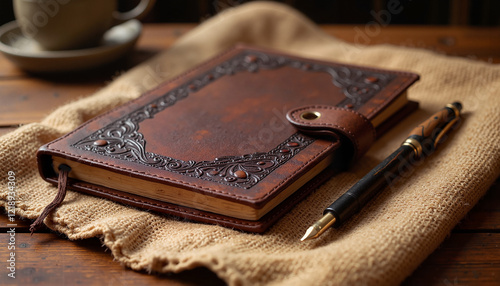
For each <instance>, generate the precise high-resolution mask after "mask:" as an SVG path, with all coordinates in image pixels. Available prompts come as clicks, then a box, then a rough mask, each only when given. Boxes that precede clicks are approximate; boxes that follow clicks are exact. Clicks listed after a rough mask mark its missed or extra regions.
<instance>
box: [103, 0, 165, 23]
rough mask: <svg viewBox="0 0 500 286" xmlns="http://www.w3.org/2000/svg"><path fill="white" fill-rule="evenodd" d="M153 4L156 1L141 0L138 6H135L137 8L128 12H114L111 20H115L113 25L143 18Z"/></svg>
mask: <svg viewBox="0 0 500 286" xmlns="http://www.w3.org/2000/svg"><path fill="white" fill-rule="evenodd" d="M155 2H156V0H141V2H139V4H137V6H136V7H135V8H134V9H132V10H130V11H127V12H123V13H121V12H118V11H115V12H114V13H113V18H114V20H115V23H114V24H115V25H117V24H121V23H123V22H126V21H128V20H131V19H137V18H141V17H143V16H144V15H146V14H147V13H148V12H149V11H150V10H151V8H153V6H154V4H155Z"/></svg>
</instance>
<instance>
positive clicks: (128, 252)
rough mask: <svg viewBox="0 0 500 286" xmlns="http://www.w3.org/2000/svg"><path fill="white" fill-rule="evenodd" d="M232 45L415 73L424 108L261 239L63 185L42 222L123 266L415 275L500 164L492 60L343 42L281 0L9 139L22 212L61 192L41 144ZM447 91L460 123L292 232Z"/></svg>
mask: <svg viewBox="0 0 500 286" xmlns="http://www.w3.org/2000/svg"><path fill="white" fill-rule="evenodd" d="M360 28H361V29H363V26H360ZM236 42H245V43H249V44H256V45H260V46H264V47H271V48H274V49H278V50H283V51H285V52H289V53H294V54H298V55H302V56H307V57H311V58H319V59H327V60H335V61H339V62H346V63H351V64H361V65H368V66H374V67H380V68H386V69H398V70H407V71H412V72H416V73H418V74H420V75H421V80H420V81H419V82H418V83H417V84H416V85H415V86H413V87H412V88H411V89H410V93H409V96H410V98H411V99H413V100H416V101H419V102H420V109H419V110H418V111H417V112H415V113H413V114H412V115H411V116H409V117H408V118H407V119H405V120H403V121H402V122H401V123H400V124H399V125H397V126H396V127H395V128H394V129H392V130H391V131H390V132H388V133H387V134H386V135H384V136H383V137H382V138H381V139H380V140H378V141H377V142H376V143H375V144H374V145H373V147H372V148H371V149H370V151H369V152H368V153H367V154H366V155H365V156H364V157H363V158H361V160H359V162H357V163H356V164H355V165H354V166H353V167H352V168H350V169H349V171H347V172H344V173H341V174H338V175H337V176H335V177H334V178H332V179H331V180H330V181H329V182H327V183H326V184H325V185H323V186H322V187H320V188H319V189H318V190H317V191H315V192H314V193H313V194H312V195H310V196H309V197H308V198H307V199H306V200H305V201H303V202H302V203H300V204H299V205H297V207H296V208H295V209H294V210H293V211H292V212H291V213H289V214H288V215H287V216H285V217H284V218H283V219H281V220H280V221H279V222H278V223H277V224H276V225H275V226H274V227H272V228H271V229H270V230H269V231H268V232H267V233H265V234H263V235H256V234H249V233H242V232H239V231H235V230H231V229H227V228H223V227H219V226H213V225H205V224H198V223H189V222H185V221H180V220H175V219H172V218H166V217H163V216H160V215H155V214H152V213H148V212H143V211H139V210H136V209H133V208H128V207H125V206H122V205H119V204H116V203H113V202H110V201H107V200H104V199H98V198H94V197H91V196H87V195H83V194H79V193H76V192H71V191H70V192H69V193H68V195H67V197H66V199H65V201H64V202H63V204H62V205H61V206H60V207H59V208H58V209H57V211H56V212H55V213H53V214H52V215H51V216H49V217H48V218H47V219H46V220H45V223H46V224H47V225H48V226H49V227H50V228H52V229H54V230H57V231H59V232H62V233H64V234H66V235H67V236H68V237H69V238H70V239H85V238H89V237H102V238H103V241H104V243H105V245H106V246H107V247H108V248H109V249H111V251H112V253H113V256H114V257H115V258H116V260H117V261H118V262H120V263H123V264H124V265H126V266H128V267H130V268H132V269H136V270H147V271H151V272H180V271H183V270H186V269H190V268H194V267H198V266H205V267H207V268H209V269H211V270H212V271H213V272H215V273H216V274H217V275H218V276H219V277H220V278H222V279H224V280H225V281H227V282H228V283H229V284H231V285H260V284H268V285H330V284H332V285H334V284H335V285H337V284H344V285H363V284H365V285H390V284H397V283H399V282H401V281H402V280H403V279H404V278H405V277H407V276H408V275H410V274H411V272H412V271H413V270H414V269H415V268H416V267H417V266H418V265H419V263H421V262H422V261H423V260H424V259H425V258H426V257H427V256H428V255H429V254H430V253H431V252H432V251H433V250H434V249H435V248H436V247H437V246H438V245H439V244H440V243H441V242H442V241H443V240H444V238H445V237H446V235H447V234H448V233H449V232H450V230H451V229H452V228H453V226H455V225H456V224H457V223H458V222H459V220H460V219H461V218H462V217H463V216H464V215H465V214H466V213H467V212H468V211H469V210H470V209H471V208H472V207H473V206H474V204H475V203H476V202H477V201H478V200H479V199H480V197H481V196H482V195H483V194H484V193H485V191H486V190H487V189H488V187H489V186H490V184H492V182H493V181H494V180H495V178H497V176H498V175H499V174H500V150H499V147H498V146H499V145H498V142H500V132H499V131H500V130H499V126H500V113H499V112H498V110H500V99H499V97H498V95H497V94H498V92H499V91H500V81H499V80H498V79H499V78H500V67H499V66H496V65H491V64H487V63H483V62H476V61H472V60H467V59H462V58H452V57H446V56H442V55H438V54H434V53H431V52H428V51H423V50H418V49H409V48H400V47H394V46H389V45H381V46H372V47H364V46H359V45H352V44H347V43H344V42H342V41H339V40H337V39H335V38H332V37H330V36H327V35H326V34H324V33H323V32H322V31H321V30H320V29H319V28H318V27H316V26H315V25H314V24H313V23H311V22H310V21H309V20H307V19H305V18H304V17H303V16H302V15H300V14H299V13H297V12H295V11H293V10H291V9H290V8H287V7H286V6H283V5H281V4H273V3H252V4H246V5H242V6H240V7H236V8H233V9H230V10H227V11H225V12H223V13H221V14H219V15H218V16H216V17H214V18H212V19H209V20H208V21H206V22H204V23H203V24H201V25H200V26H199V27H198V28H196V29H195V30H193V31H192V32H190V33H189V34H187V35H185V36H184V37H183V38H182V39H180V40H179V41H178V42H177V43H176V44H175V45H174V46H172V47H171V48H170V49H168V50H166V51H165V52H163V53H161V54H159V55H158V56H156V57H155V58H153V59H151V60H149V61H148V62H147V63H145V64H142V65H140V66H138V67H136V68H134V69H132V70H131V71H129V72H127V73H125V74H124V75H122V76H121V77H119V78H118V79H116V80H115V81H114V82H113V83H111V84H110V85H109V86H108V87H106V88H104V89H103V90H101V91H99V92H97V93H96V94H94V95H91V96H88V97H86V98H83V99H81V100H79V101H77V102H73V103H71V104H68V105H66V106H63V107H61V108H59V109H57V110H56V111H54V112H53V113H52V114H51V115H49V116H48V117H47V118H46V119H44V120H43V121H42V122H40V123H33V124H28V125H25V126H23V127H21V128H19V129H18V130H16V131H15V132H13V133H10V134H7V135H5V136H3V137H2V138H1V141H0V150H1V153H0V167H1V173H2V174H6V173H7V172H8V171H9V170H12V171H15V172H16V173H17V175H18V178H17V182H18V183H19V184H18V188H17V192H18V197H17V210H16V211H17V213H18V214H19V215H21V216H23V217H26V218H32V219H33V218H36V217H37V216H38V215H39V214H40V213H41V211H42V209H43V208H44V207H45V206H46V205H47V204H48V203H49V202H50V201H51V200H52V199H53V198H54V196H55V194H56V188H55V187H53V186H51V185H50V184H48V183H45V182H44V181H42V180H41V179H40V178H39V175H38V172H37V166H36V161H35V152H36V150H37V149H38V147H40V146H41V145H43V144H44V143H47V142H48V141H50V140H53V139H55V138H57V137H59V136H61V135H63V134H65V133H67V132H69V131H71V130H72V129H74V128H76V127H77V126H78V125H80V124H82V123H83V122H85V121H86V120H88V119H90V118H92V117H94V116H96V115H98V114H100V113H103V112H104V111H107V110H109V109H110V108H112V107H115V106H117V105H118V104H121V103H124V102H126V101H128V100H130V99H132V98H135V97H137V96H139V95H140V94H141V93H142V92H143V91H145V90H147V89H149V88H152V87H154V86H155V85H156V84H157V83H158V82H159V81H160V79H161V80H164V79H169V78H172V77H175V76H176V75H178V74H180V73H182V72H183V71H185V70H186V69H188V68H191V67H193V66H194V65H196V64H198V63H200V62H202V61H204V60H207V59H209V58H210V57H212V56H214V55H215V54H217V53H219V52H221V51H223V50H225V49H227V48H229V47H230V46H232V45H233V44H235V43H236ZM455 100H460V101H462V103H463V105H464V116H463V117H464V120H463V124H462V126H461V127H460V128H459V129H458V130H456V131H454V132H453V134H452V135H451V136H450V137H449V138H448V140H447V141H446V142H445V144H444V145H445V146H444V147H443V148H441V149H440V150H439V151H438V152H437V153H435V154H434V155H433V156H432V157H431V158H429V159H428V160H427V161H426V162H425V164H423V165H419V166H416V167H415V168H414V169H415V170H414V172H413V174H412V176H410V177H408V178H405V179H404V180H401V181H399V182H398V183H397V184H395V185H394V186H392V187H390V188H388V189H386V190H385V191H384V192H383V193H382V194H380V195H379V196H377V197H376V199H375V200H374V201H372V202H371V203H370V205H369V206H368V207H366V208H365V209H364V210H363V211H362V212H361V213H359V215H357V216H355V217H354V218H353V219H352V220H350V221H349V222H348V223H347V224H345V225H344V226H343V227H341V228H340V229H338V230H330V231H328V232H327V233H326V234H324V235H323V236H322V237H321V238H319V239H317V240H314V241H308V242H303V243H301V242H300V241H299V240H300V238H301V236H302V235H303V233H304V231H305V230H306V229H307V227H308V226H309V225H310V224H311V223H312V222H314V221H315V220H316V219H317V218H318V216H319V215H320V212H321V211H322V209H323V208H324V207H325V206H327V205H328V204H329V203H330V202H332V201H333V200H334V199H335V198H337V197H338V196H339V195H341V194H342V193H343V192H345V191H346V190H347V189H348V188H349V187H350V186H351V185H352V184H354V183H355V182H356V181H357V180H359V179H360V178H361V177H362V176H363V175H364V174H365V173H367V172H368V171H369V170H370V169H371V168H373V167H374V166H375V165H376V164H377V163H378V162H380V161H381V160H383V158H384V157H386V156H387V155H388V154H390V153H391V151H392V150H394V149H396V148H397V146H398V145H399V144H400V143H401V141H402V140H403V139H404V138H405V136H406V135H407V133H408V132H409V130H410V129H411V127H413V126H415V125H417V124H418V123H420V122H421V121H423V120H424V119H426V118H427V117H428V116H430V114H432V113H434V112H435V111H437V110H439V109H441V108H442V107H443V106H444V105H445V104H446V103H449V102H452V101H455ZM5 177H6V176H2V181H1V185H2V186H6V185H7V182H6V178H5ZM5 189H6V188H2V197H1V199H2V203H3V204H5V203H6V194H5Z"/></svg>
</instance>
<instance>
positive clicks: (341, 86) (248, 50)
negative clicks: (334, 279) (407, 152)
mask: <svg viewBox="0 0 500 286" xmlns="http://www.w3.org/2000/svg"><path fill="white" fill-rule="evenodd" d="M417 79H418V76H417V75H415V74H412V73H406V72H397V71H385V70H379V69H372V68H366V67H357V66H347V65H343V64H337V63H331V62H324V61H317V60H310V59H304V58H300V57H296V56H291V55H285V54H282V53H279V52H275V51H269V50H265V49H260V48H255V47H245V46H238V47H235V48H233V49H231V50H229V51H227V52H225V53H223V54H221V55H219V56H217V57H215V58H213V59H212V60H210V61H208V62H206V63H204V64H202V65H200V66H198V67H197V68H195V69H193V70H191V71H188V72H187V73H185V74H183V75H181V76H179V77H177V78H175V79H173V80H170V81H167V82H165V83H163V84H161V85H160V86H158V87H157V88H155V89H153V90H151V91H149V92H147V93H146V94H144V95H143V96H141V97H139V98H137V99H135V100H132V101H130V102H129V103H127V104H125V105H123V106H120V107H118V108H116V109H114V110H111V111H109V112H107V113H106V114H103V115H101V116H99V117H96V118H94V119H92V120H90V121H88V122H86V123H85V124H83V125H82V126H80V127H79V128H77V129H76V130H74V131H72V132H71V133H69V134H67V135H65V136H63V137H61V138H59V139H57V140H55V141H53V142H51V143H48V144H46V145H44V146H42V147H41V148H40V150H39V152H38V154H37V156H38V163H39V170H40V174H41V176H42V177H43V178H44V179H45V180H47V181H49V182H51V183H57V174H56V173H55V172H54V170H53V167H52V157H53V156H57V157H62V158H66V159H69V160H73V161H76V162H78V163H81V164H87V165H91V166H93V167H94V168H102V169H106V170H111V171H112V172H116V173H120V174H126V175H127V176H131V177H134V178H141V179H146V180H149V181H154V182H159V183H162V184H165V185H171V186H175V187H180V188H183V189H186V190H189V191H192V192H195V193H201V194H203V195H204V196H212V197H216V198H220V199H224V200H227V201H231V202H237V203H239V204H242V205H247V206H251V207H252V208H255V209H260V208H262V207H263V206H265V205H266V204H267V203H269V202H270V201H271V200H272V199H273V198H275V197H276V196H277V195H279V194H280V192H281V191H282V190H284V189H285V188H286V187H288V186H290V185H291V184H292V183H293V182H295V181H296V180H297V179H298V178H300V177H301V176H302V175H304V174H305V173H307V172H308V171H309V170H311V168H313V167H314V166H315V165H316V164H318V162H320V161H322V160H323V159H324V158H326V157H328V156H330V155H332V154H333V156H334V158H337V157H338V156H341V155H343V154H345V152H338V150H339V148H341V147H342V145H344V146H347V145H350V146H354V147H353V150H351V151H353V152H354V153H353V154H355V156H361V155H362V154H363V153H364V152H365V151H366V150H367V148H369V146H370V144H371V142H372V141H373V140H374V138H375V134H374V131H373V130H374V129H373V127H371V124H369V121H371V120H372V119H373V118H374V117H375V116H377V115H378V114H379V113H380V112H382V111H383V110H384V109H385V108H386V107H388V106H389V105H390V104H391V103H392V102H393V101H394V100H395V99H396V98H397V97H398V96H399V95H400V94H401V93H402V92H403V91H405V90H406V89H407V88H408V87H409V86H410V85H411V84H412V83H413V82H415V81H416V80H417ZM306 105H308V106H322V107H323V108H325V109H328V110H330V111H332V110H336V112H333V113H332V114H331V115H329V117H326V116H325V117H324V118H323V119H327V118H330V122H329V123H328V124H329V128H327V129H328V132H329V134H330V135H333V137H329V138H321V137H315V136H310V135H306V134H305V132H297V129H296V127H299V128H300V129H304V128H307V127H308V126H307V124H306V123H303V122H302V123H298V124H296V125H295V126H294V125H293V124H290V123H289V122H288V121H287V118H286V114H287V113H288V112H289V111H290V110H294V109H297V108H300V107H301V106H306ZM325 106H326V107H325ZM407 106H408V105H407ZM413 107H414V106H413ZM405 112H406V111H405ZM347 114H349V115H352V116H354V118H357V119H355V120H351V119H350V118H351V117H350V116H346V115H347ZM399 116H401V113H400V115H399ZM289 117H290V115H289ZM292 117H293V116H292ZM331 120H334V121H336V122H333V123H332V122H331ZM300 124H302V126H300ZM387 124H389V123H388V122H386V123H385V126H387ZM332 126H335V128H330V127H332ZM313 129H314V128H313ZM338 130H342V131H343V132H340V133H338V134H337V131H338ZM332 138H333V140H332ZM345 139H346V140H348V142H345V143H341V142H342V141H344V140H345ZM350 142H352V144H351V143H350ZM337 152H338V153H339V154H337ZM351 157H352V155H351ZM345 165H346V164H345V160H343V159H342V160H340V159H339V160H335V162H334V164H332V166H331V167H330V168H327V169H326V170H325V171H323V172H322V173H321V174H320V175H318V176H317V177H316V178H315V179H313V180H311V181H310V182H309V183H307V184H306V185H305V186H303V187H302V188H300V189H299V190H298V191H296V192H295V193H294V194H293V195H291V196H290V197H288V198H287V199H285V200H284V201H283V202H282V203H281V204H279V205H278V206H277V207H275V208H274V209H273V210H272V211H270V212H269V213H267V214H266V215H265V216H263V217H262V218H260V219H259V220H256V221H250V220H243V219H236V218H231V217H227V216H223V215H220V214H216V213H211V212H207V211H203V210H195V209H192V208H189V207H185V206H179V205H174V204H171V203H169V202H160V201H157V200H153V199H150V198H146V197H142V196H138V195H132V194H128V193H125V192H122V191H120V190H115V189H111V188H109V187H108V188H106V187H103V186H97V185H92V184H89V183H86V182H80V181H77V180H74V179H70V180H69V183H68V186H69V188H71V189H74V190H77V191H82V192H85V193H89V194H93V195H97V196H101V197H105V198H108V199H111V200H114V201H118V202H121V203H124V204H127V205H132V206H136V207H139V208H144V209H150V210H154V211H158V212H162V213H167V214H173V215H176V216H181V217H184V218H188V219H192V220H197V221H201V222H209V223H217V224H221V225H224V226H229V227H234V228H238V229H242V230H246V231H252V232H263V231H265V229H267V228H268V227H269V226H271V225H272V224H273V223H274V222H275V221H276V220H277V219H278V218H279V217H281V216H282V215H284V214H285V213H286V212H288V211H289V210H290V209H291V208H292V207H293V206H294V205H295V204H296V203H298V202H299V201H300V200H301V199H302V198H303V197H304V196H305V195H307V194H308V193H309V192H311V191H312V190H313V189H314V188H315V187H317V186H318V185H319V184H321V183H322V182H323V181H324V180H326V179H327V178H328V177H329V176H330V175H331V174H332V173H333V172H335V170H337V169H338V168H342V167H345Z"/></svg>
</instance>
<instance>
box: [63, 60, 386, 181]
mask: <svg viewBox="0 0 500 286" xmlns="http://www.w3.org/2000/svg"><path fill="white" fill-rule="evenodd" d="M283 66H289V67H294V68H297V69H301V70H305V71H311V72H325V73H328V74H330V75H331V76H332V83H333V84H334V85H336V86H338V87H340V88H341V89H342V91H343V93H344V95H345V96H346V99H345V100H344V101H342V102H341V103H339V106H344V105H345V104H353V108H354V109H356V108H357V107H358V106H362V105H363V104H364V103H365V102H366V101H367V100H369V99H370V98H371V97H372V96H373V95H374V94H375V93H377V92H378V91H379V90H380V89H381V88H382V87H383V86H384V85H385V84H387V82H389V81H390V80H392V77H394V76H393V75H386V74H381V73H377V72H375V71H370V70H363V69H352V68H351V69H346V68H345V67H341V66H339V67H337V66H329V65H322V64H318V63H309V62H306V61H299V60H296V59H292V58H288V57H286V56H281V55H272V54H266V53H261V52H258V51H252V52H250V53H248V52H247V53H241V54H239V55H237V56H235V57H233V58H231V59H229V60H227V61H225V62H223V63H221V64H219V65H217V66H216V67H214V68H213V69H212V70H210V71H209V72H207V73H204V74H202V75H200V76H197V77H195V78H194V79H192V80H190V81H189V82H187V83H186V84H183V85H181V86H179V87H178V88H175V89H173V90H171V91H169V92H168V93H166V94H165V95H164V96H162V97H160V98H158V99H156V100H154V101H153V102H150V103H149V104H146V105H144V106H142V107H140V108H138V109H137V110H136V111H134V112H132V113H130V114H128V115H126V116H124V117H122V118H120V119H118V120H116V121H115V122H113V123H111V124H109V125H108V126H106V127H104V128H101V129H99V130H97V131H96V132H94V133H92V134H91V135H89V136H87V137H85V138H82V139H81V140H80V141H78V142H77V143H75V144H73V145H72V147H76V148H79V149H82V150H86V151H91V152H95V153H98V154H100V155H104V156H109V157H113V158H117V159H121V160H127V161H133V162H137V163H140V164H143V165H147V166H150V167H153V168H158V169H164V170H167V171H170V172H174V173H178V174H182V175H186V176H191V177H196V178H201V179H203V180H209V181H214V182H217V183H221V184H225V185H230V186H235V187H240V188H244V189H248V188H251V187H252V186H254V185H255V184H257V183H258V182H259V181H260V180H262V179H263V178H265V177H266V176H267V175H268V174H270V173H271V172H272V171H273V170H275V169H276V168H278V167H279V166H281V165H282V164H284V163H286V162H287V161H288V160H290V159H291V158H292V157H293V156H295V155H296V154H298V153H299V152H300V151H301V150H303V149H304V148H305V147H307V146H308V145H309V144H311V143H312V142H314V139H312V138H310V137H307V136H305V135H302V134H300V133H296V134H294V135H292V136H291V137H289V138H288V139H287V140H286V141H284V142H282V144H279V145H278V146H276V147H275V148H274V149H272V150H269V151H268V152H267V153H255V154H246V155H243V156H224V157H221V158H216V159H215V160H213V161H183V160H179V159H176V158H172V157H167V156H163V155H161V154H155V153H152V152H147V151H146V149H145V145H146V140H145V138H144V136H143V135H142V134H141V133H140V132H139V131H138V129H139V128H138V125H139V123H140V122H141V121H143V120H145V119H148V118H153V117H154V116H155V114H157V113H158V112H160V111H162V110H164V109H166V108H168V107H170V106H172V105H174V104H175V103H176V102H177V101H178V100H182V99H184V98H186V97H188V96H189V95H190V93H192V92H194V91H196V90H199V89H201V88H203V87H204V86H205V85H207V84H209V83H211V82H213V81H215V80H217V79H219V78H221V77H223V76H227V75H232V74H235V73H238V72H241V71H249V72H258V71H259V70H260V69H275V68H279V67H283ZM368 77H377V79H378V80H377V81H376V82H367V81H366V80H365V79H366V78H368ZM96 140H106V141H107V142H108V144H107V145H106V146H96V145H94V144H93V143H94V142H95V141H96ZM290 142H294V143H297V144H298V145H297V146H292V147H290V146H287V144H288V143H290ZM284 149H286V150H287V152H286V153H285V152H282V150H284ZM237 171H243V172H244V173H245V175H244V176H236V175H235V174H236V172H237ZM240 174H241V172H240Z"/></svg>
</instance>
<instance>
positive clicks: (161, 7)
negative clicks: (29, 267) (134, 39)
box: [0, 0, 500, 26]
mask: <svg viewBox="0 0 500 286" xmlns="http://www.w3.org/2000/svg"><path fill="white" fill-rule="evenodd" d="M0 1H1V3H2V4H1V5H2V6H1V8H0V25H2V24H4V23H7V22H9V21H12V20H14V15H13V11H12V1H10V0H0ZM250 1H251V0H158V1H157V3H156V7H155V8H154V9H153V11H152V12H151V13H150V14H149V15H148V16H147V17H146V18H145V19H143V22H163V23H196V22H202V21H203V20H205V19H207V18H210V17H211V16H213V15H215V14H217V13H220V12H222V11H224V10H225V9H227V8H230V7H234V6H238V5H241V4H243V3H245V2H250ZM137 2H139V0H120V1H119V3H120V4H119V10H121V11H126V10H129V9H130V8H131V7H134V6H135V5H136V3H137ZM275 2H281V3H285V4H288V5H290V6H292V7H295V8H296V9H298V10H300V11H302V13H304V14H306V15H307V16H308V17H309V18H310V19H312V20H313V21H314V22H316V23H320V24H358V23H367V22H370V21H373V20H376V19H375V17H374V15H375V14H376V13H377V12H378V11H383V10H385V9H387V7H388V6H387V5H388V4H389V3H391V2H393V3H399V4H400V7H403V10H402V11H401V12H400V13H397V14H394V15H392V16H391V19H390V22H389V24H390V25H445V26H449V25H452V26H456V25H459V26H500V1H498V0H350V1H345V0H280V1H278V0H275Z"/></svg>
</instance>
